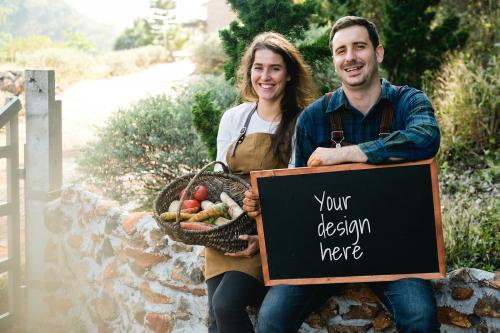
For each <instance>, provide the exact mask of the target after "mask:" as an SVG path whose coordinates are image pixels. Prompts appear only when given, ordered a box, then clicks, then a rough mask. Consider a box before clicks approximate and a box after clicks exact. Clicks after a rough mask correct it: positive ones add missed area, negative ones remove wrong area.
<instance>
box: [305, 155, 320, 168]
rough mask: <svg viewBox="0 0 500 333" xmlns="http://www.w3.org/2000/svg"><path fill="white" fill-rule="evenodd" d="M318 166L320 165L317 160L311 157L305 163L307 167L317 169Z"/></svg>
mask: <svg viewBox="0 0 500 333" xmlns="http://www.w3.org/2000/svg"><path fill="white" fill-rule="evenodd" d="M320 165H321V161H320V160H319V159H318V158H316V157H313V156H311V158H309V160H308V161H307V166H308V167H317V166H320Z"/></svg>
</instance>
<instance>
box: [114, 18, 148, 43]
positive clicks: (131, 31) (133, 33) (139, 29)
mask: <svg viewBox="0 0 500 333" xmlns="http://www.w3.org/2000/svg"><path fill="white" fill-rule="evenodd" d="M154 39H155V36H154V34H153V29H152V27H151V24H150V23H149V22H148V21H147V20H146V19H144V18H137V19H135V21H134V25H133V27H132V28H127V29H125V31H124V32H123V33H122V34H121V35H120V36H119V37H118V38H117V39H116V41H115V45H114V47H113V49H115V50H125V49H133V48H136V47H141V46H146V45H151V44H153V41H154Z"/></svg>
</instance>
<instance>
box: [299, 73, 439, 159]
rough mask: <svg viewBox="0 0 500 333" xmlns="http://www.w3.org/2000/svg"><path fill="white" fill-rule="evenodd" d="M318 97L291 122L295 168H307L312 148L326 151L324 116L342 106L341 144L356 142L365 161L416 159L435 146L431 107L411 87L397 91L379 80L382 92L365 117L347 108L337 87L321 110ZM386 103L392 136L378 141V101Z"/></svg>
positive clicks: (327, 123) (436, 130)
mask: <svg viewBox="0 0 500 333" xmlns="http://www.w3.org/2000/svg"><path fill="white" fill-rule="evenodd" d="M324 98H325V96H322V97H321V98H319V99H318V100H316V101H315V102H314V103H312V104H311V105H309V106H308V107H307V108H306V109H305V110H304V111H303V112H302V114H301V115H300V117H299V119H298V121H297V128H296V133H295V139H296V141H295V166H296V167H303V166H306V165H307V160H308V159H309V157H310V156H311V154H312V153H313V152H314V150H315V149H316V148H318V147H330V146H331V144H332V141H331V135H330V134H331V132H330V131H331V129H330V119H329V113H330V112H338V111H339V108H340V107H341V106H342V105H343V106H344V108H345V110H344V111H343V113H342V127H343V130H344V137H345V141H346V142H349V143H351V144H357V145H358V146H359V147H360V148H361V150H362V151H363V152H364V153H365V154H366V156H368V163H373V164H376V163H383V162H385V161H387V159H388V158H390V157H395V158H401V159H403V160H406V161H416V160H422V159H426V158H430V157H432V156H434V155H435V154H436V153H437V151H438V148H439V141H440V134H439V126H438V123H437V121H436V118H435V117H434V109H433V108H432V105H431V103H430V101H429V99H428V98H427V96H426V95H425V94H424V93H423V92H421V91H420V90H417V89H415V88H410V87H408V86H403V87H401V88H400V89H399V90H397V89H396V87H394V86H393V85H391V84H390V83H389V82H388V81H386V80H382V92H381V94H380V98H379V100H378V102H377V103H375V106H373V107H372V109H370V110H369V112H368V113H367V114H366V115H363V114H362V113H361V112H360V111H358V110H356V109H355V108H354V107H352V106H351V105H350V104H349V101H348V100H347V97H346V95H345V94H344V92H343V90H342V88H339V89H337V90H335V91H334V93H333V95H332V97H331V99H330V102H329V103H328V106H327V108H326V112H325V111H324V110H323V99H324ZM382 99H388V100H389V101H390V102H391V103H392V105H393V108H394V119H393V123H392V133H391V134H390V135H389V136H387V137H385V138H383V139H380V138H379V131H380V122H381V118H382V117H381V115H382V108H381V105H380V101H381V100H382Z"/></svg>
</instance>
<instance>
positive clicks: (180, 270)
mask: <svg viewBox="0 0 500 333" xmlns="http://www.w3.org/2000/svg"><path fill="white" fill-rule="evenodd" d="M45 224H46V226H47V228H48V229H49V230H50V231H51V238H50V239H49V241H48V243H47V246H46V249H45V255H44V257H45V261H46V272H45V281H44V283H43V285H44V286H45V288H46V289H45V290H46V297H45V298H44V301H45V302H46V303H47V308H48V309H50V316H49V317H48V320H47V322H46V323H45V324H46V325H49V326H50V330H51V332H54V331H77V332H158V333H159V332H162V333H170V332H177V333H194V332H206V317H207V313H206V301H207V299H206V291H205V283H204V278H203V264H204V260H203V257H202V250H203V248H202V247H199V246H190V245H184V244H182V243H178V242H175V241H173V240H171V239H170V238H168V237H166V236H164V235H163V234H162V233H161V232H160V230H159V228H158V226H157V225H156V223H155V221H154V219H153V218H152V217H151V215H150V214H148V213H128V212H126V211H124V210H122V209H121V208H120V207H119V206H118V204H117V203H116V202H113V201H108V200H103V199H101V198H100V197H98V196H97V195H94V194H92V193H89V192H85V191H82V190H81V189H80V188H78V187H70V188H67V189H65V190H64V191H63V193H62V195H61V197H60V199H58V200H56V201H54V202H52V203H50V204H49V205H48V206H47V209H46V216H45ZM434 285H435V290H436V295H437V299H438V303H439V318H440V321H441V322H442V323H443V327H442V329H441V331H442V332H448V333H453V332H500V309H499V307H500V305H499V299H500V295H499V288H500V276H498V275H496V276H495V274H493V273H488V272H484V271H479V270H474V269H463V270H459V271H455V272H452V273H450V274H449V276H448V278H447V279H446V280H444V281H436V282H435V283H434ZM250 311H251V310H250ZM393 326H394V325H393V322H392V320H391V318H390V316H389V315H388V314H387V313H386V312H385V311H384V310H383V308H382V306H381V305H380V304H379V303H378V301H377V299H376V298H375V296H374V295H373V294H371V292H370V291H369V289H368V288H366V287H364V286H363V285H359V284H358V285H346V287H345V289H344V291H343V293H342V295H339V297H332V298H331V299H330V301H329V302H328V304H326V305H325V306H324V307H323V308H322V309H321V311H319V313H317V314H313V315H311V316H310V317H309V318H308V320H307V322H306V323H305V324H304V325H303V326H302V328H301V330H300V332H301V333H306V332H307V333H313V332H314V333H320V332H321V333H326V332H328V333H331V332H346V333H347V332H394V331H395V330H394V327H393Z"/></svg>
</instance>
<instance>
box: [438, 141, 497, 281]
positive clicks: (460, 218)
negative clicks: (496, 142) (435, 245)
mask: <svg viewBox="0 0 500 333" xmlns="http://www.w3.org/2000/svg"><path fill="white" fill-rule="evenodd" d="M498 155H499V154H498V151H497V152H496V153H489V154H487V155H484V156H483V159H484V162H483V164H485V165H487V167H486V168H485V169H482V170H474V169H465V170H464V168H463V167H460V168H453V169H452V168H444V169H443V170H441V174H440V185H441V206H442V216H443V230H444V240H445V248H446V250H445V253H446V262H447V269H448V270H453V269H457V268H460V267H474V268H480V269H484V270H487V271H491V272H493V271H496V270H498V268H499V267H500V209H499V202H500V200H499V199H500V198H499V197H500V194H499V188H498V181H499V176H500V164H499V162H498V161H499V156H498Z"/></svg>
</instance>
